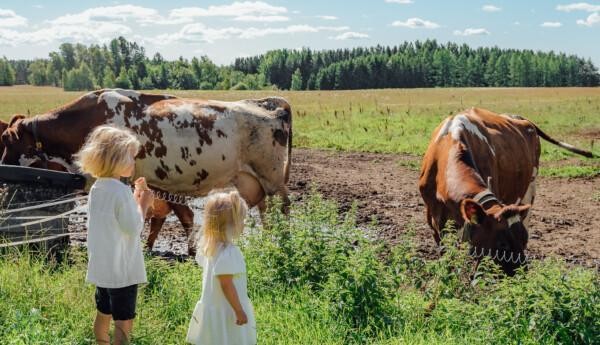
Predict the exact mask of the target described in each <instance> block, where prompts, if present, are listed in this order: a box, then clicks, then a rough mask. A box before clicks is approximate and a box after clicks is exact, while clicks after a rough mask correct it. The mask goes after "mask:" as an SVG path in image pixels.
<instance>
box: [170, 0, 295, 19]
mask: <svg viewBox="0 0 600 345" xmlns="http://www.w3.org/2000/svg"><path fill="white" fill-rule="evenodd" d="M285 13H287V8H285V7H280V6H272V5H269V4H267V3H265V2H262V1H254V2H253V1H244V2H234V3H232V4H230V5H220V6H209V7H208V8H202V7H183V8H176V9H174V10H171V11H170V12H169V21H171V22H173V23H191V22H193V20H194V18H201V17H234V18H239V17H247V16H280V15H282V14H285Z"/></svg>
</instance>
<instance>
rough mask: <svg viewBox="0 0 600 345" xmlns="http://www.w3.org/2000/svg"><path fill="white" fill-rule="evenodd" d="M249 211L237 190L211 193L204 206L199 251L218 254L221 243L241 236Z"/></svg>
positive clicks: (205, 253) (211, 254)
mask: <svg viewBox="0 0 600 345" xmlns="http://www.w3.org/2000/svg"><path fill="white" fill-rule="evenodd" d="M247 212H248V206H246V202H245V201H244V199H242V197H241V196H240V193H238V191H236V190H233V191H225V192H223V191H221V192H217V193H213V194H211V195H209V196H208V197H207V200H206V204H205V206H204V223H203V225H202V230H203V234H202V238H201V240H200V242H199V243H198V249H199V252H200V253H202V254H203V255H204V256H207V257H212V256H214V255H215V254H216V252H217V247H218V245H219V244H221V243H223V244H229V243H231V242H232V241H233V240H235V239H237V238H239V237H240V235H241V234H242V231H243V230H244V219H245V218H246V213H247Z"/></svg>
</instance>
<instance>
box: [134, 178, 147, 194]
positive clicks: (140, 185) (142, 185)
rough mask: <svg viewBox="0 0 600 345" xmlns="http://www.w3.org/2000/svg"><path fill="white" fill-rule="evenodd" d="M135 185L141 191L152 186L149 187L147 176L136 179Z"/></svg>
mask: <svg viewBox="0 0 600 345" xmlns="http://www.w3.org/2000/svg"><path fill="white" fill-rule="evenodd" d="M134 185H135V189H136V190H139V191H145V190H150V188H148V184H147V183H146V178H145V177H140V178H138V179H137V180H135V182H134Z"/></svg>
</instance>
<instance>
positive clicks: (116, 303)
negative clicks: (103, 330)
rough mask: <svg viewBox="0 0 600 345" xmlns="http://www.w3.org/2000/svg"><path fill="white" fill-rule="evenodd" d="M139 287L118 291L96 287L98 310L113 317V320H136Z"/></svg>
mask: <svg viewBox="0 0 600 345" xmlns="http://www.w3.org/2000/svg"><path fill="white" fill-rule="evenodd" d="M136 300H137V285H130V286H126V287H123V288H118V289H107V288H101V287H96V309H98V311H99V312H101V313H102V314H108V315H112V317H113V320H117V321H120V320H131V319H134V318H135V304H136Z"/></svg>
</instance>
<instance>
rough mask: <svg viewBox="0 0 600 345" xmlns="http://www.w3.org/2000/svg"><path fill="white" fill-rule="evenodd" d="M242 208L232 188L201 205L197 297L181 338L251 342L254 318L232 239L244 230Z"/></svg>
mask: <svg viewBox="0 0 600 345" xmlns="http://www.w3.org/2000/svg"><path fill="white" fill-rule="evenodd" d="M246 212H247V207H246V203H245V202H244V200H243V199H242V198H241V197H240V195H239V193H238V192H237V191H231V192H220V193H215V194H212V195H210V196H209V197H208V198H207V201H206V205H205V207H204V225H203V235H202V239H201V240H200V242H199V243H198V254H197V256H196V261H198V264H199V265H200V266H201V267H202V268H203V274H202V296H201V297H200V300H199V301H198V303H196V307H195V309H194V312H193V314H192V319H191V321H190V325H189V328H188V334H187V341H188V342H190V343H192V344H203V345H204V344H205V345H208V344H210V345H246V344H248V345H254V344H256V321H255V319H254V309H253V308H252V303H251V302H250V299H249V298H248V291H247V280H246V263H245V262H244V257H243V255H242V252H241V251H240V248H238V246H236V245H235V244H233V243H232V241H233V240H235V239H237V238H238V237H239V236H240V235H241V233H242V230H243V229H244V218H245V217H246Z"/></svg>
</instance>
